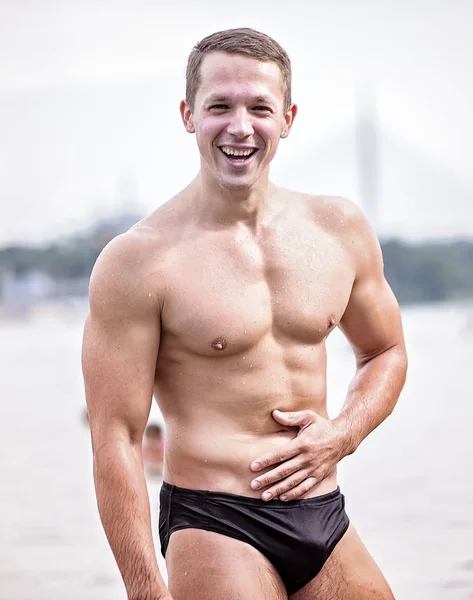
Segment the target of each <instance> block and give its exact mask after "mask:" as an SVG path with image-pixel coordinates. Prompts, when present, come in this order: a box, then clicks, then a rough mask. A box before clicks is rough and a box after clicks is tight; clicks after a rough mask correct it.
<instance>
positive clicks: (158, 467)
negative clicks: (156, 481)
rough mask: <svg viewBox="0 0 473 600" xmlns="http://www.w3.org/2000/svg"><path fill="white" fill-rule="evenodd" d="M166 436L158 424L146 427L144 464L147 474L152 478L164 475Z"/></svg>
mask: <svg viewBox="0 0 473 600" xmlns="http://www.w3.org/2000/svg"><path fill="white" fill-rule="evenodd" d="M163 456H164V436H163V430H162V429H161V427H160V426H159V425H158V424H157V423H150V424H149V425H147V426H146V429H145V433H144V436H143V463H144V465H145V470H146V473H147V474H148V475H149V476H151V477H160V476H161V475H162V473H163Z"/></svg>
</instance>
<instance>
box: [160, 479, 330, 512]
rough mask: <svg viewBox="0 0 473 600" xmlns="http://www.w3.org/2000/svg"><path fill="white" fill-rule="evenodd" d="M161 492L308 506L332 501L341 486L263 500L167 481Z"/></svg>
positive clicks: (236, 500)
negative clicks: (317, 493) (301, 495)
mask: <svg viewBox="0 0 473 600" xmlns="http://www.w3.org/2000/svg"><path fill="white" fill-rule="evenodd" d="M161 493H164V494H167V495H169V496H176V497H179V496H181V497H187V498H189V497H192V498H199V497H200V498H205V499H210V498H214V499H215V500H221V501H225V500H231V501H232V502H238V503H240V504H244V505H247V506H272V507H276V506H288V505H291V504H298V505H301V504H304V505H308V506H313V505H322V504H325V503H326V502H331V501H332V500H335V499H336V498H338V497H340V495H341V492H340V487H338V486H337V488H336V489H335V490H333V491H332V492H328V493H326V494H321V495H320V496H314V497H313V498H301V499H298V500H288V501H285V502H284V501H283V500H262V499H261V498H252V497H250V496H242V495H239V494H231V493H229V492H216V491H213V490H195V489H189V488H183V487H178V486H176V485H171V484H170V483H167V482H166V481H163V484H162V486H161Z"/></svg>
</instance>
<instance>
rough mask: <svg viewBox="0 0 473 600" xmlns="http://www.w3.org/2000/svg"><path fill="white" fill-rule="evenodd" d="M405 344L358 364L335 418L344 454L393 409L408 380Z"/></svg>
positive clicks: (358, 443)
mask: <svg viewBox="0 0 473 600" xmlns="http://www.w3.org/2000/svg"><path fill="white" fill-rule="evenodd" d="M406 371H407V357H406V352H405V348H404V347H403V346H402V347H401V346H394V347H392V348H390V349H389V350H387V351H385V352H383V353H382V354H379V355H378V356H376V357H374V358H372V359H370V360H369V361H367V362H365V363H364V364H363V365H361V366H359V367H358V368H357V371H356V374H355V376H354V378H353V380H352V382H351V384H350V387H349V389H348V394H347V398H346V400H345V404H344V405H343V408H342V410H341V412H340V415H339V416H338V417H337V418H336V419H334V420H333V423H334V424H335V425H336V426H337V428H338V429H339V431H340V433H341V440H342V448H343V456H346V455H348V454H351V453H352V452H354V451H355V450H356V449H357V448H358V446H359V445H360V444H361V442H362V441H363V440H364V439H365V438H366V436H368V435H369V434H370V433H371V432H372V431H373V430H374V429H375V428H376V427H378V425H379V424H380V423H382V422H383V421H384V420H385V419H386V417H388V416H389V415H390V414H391V412H392V411H393V409H394V407H395V405H396V403H397V401H398V398H399V395H400V393H401V390H402V388H403V386H404V383H405V380H406Z"/></svg>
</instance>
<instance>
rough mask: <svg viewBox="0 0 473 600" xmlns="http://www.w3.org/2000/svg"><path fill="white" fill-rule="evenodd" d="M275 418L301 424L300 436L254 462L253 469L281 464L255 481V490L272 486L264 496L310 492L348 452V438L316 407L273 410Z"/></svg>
mask: <svg viewBox="0 0 473 600" xmlns="http://www.w3.org/2000/svg"><path fill="white" fill-rule="evenodd" d="M272 414H273V419H275V420H276V421H277V422H278V423H281V424H282V425H287V426H290V427H294V426H297V427H299V433H298V434H297V437H296V438H295V439H293V440H291V441H290V442H289V443H287V444H285V445H284V446H282V447H281V448H279V449H278V450H277V451H276V452H271V453H269V454H266V455H264V456H262V457H261V458H258V459H257V460H255V461H254V462H253V463H251V470H252V471H262V470H263V469H266V468H267V467H270V466H271V465H277V466H276V467H275V468H274V469H271V470H270V471H268V472H267V473H265V474H264V475H260V476H259V477H257V478H256V479H253V481H252V482H251V488H252V489H253V490H259V489H262V488H266V487H267V486H271V484H273V483H276V482H277V483H276V485H273V486H272V487H270V488H269V489H267V490H265V492H264V493H263V494H262V496H261V497H262V499H263V500H271V498H279V499H280V500H295V499H296V498H300V497H301V496H303V495H304V494H306V493H307V492H308V491H309V490H310V489H312V488H313V487H314V486H315V485H316V484H317V483H319V482H320V481H322V479H325V477H327V475H329V474H330V473H331V472H332V471H333V469H334V468H335V465H336V464H337V463H338V462H339V461H340V460H341V459H342V458H343V457H344V456H345V454H346V453H345V452H344V448H345V440H344V437H343V435H342V434H341V433H340V431H339V430H338V429H337V427H336V426H335V425H334V424H333V423H332V421H329V420H328V419H324V418H323V417H321V416H320V415H318V414H317V413H315V412H313V411H312V410H302V411H299V412H281V411H279V410H275V411H273V413H272Z"/></svg>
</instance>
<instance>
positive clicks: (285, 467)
mask: <svg viewBox="0 0 473 600" xmlns="http://www.w3.org/2000/svg"><path fill="white" fill-rule="evenodd" d="M301 467H302V463H301V461H300V460H299V461H298V460H290V461H288V462H285V463H283V464H282V465H279V466H278V467H276V468H275V469H272V470H271V471H268V472H267V473H265V474H264V475H260V476H259V477H257V478H256V479H253V481H252V482H251V484H250V486H251V489H253V490H259V489H261V488H264V487H268V485H271V484H272V483H274V482H275V481H280V480H281V479H286V477H288V476H289V475H292V474H293V473H295V472H296V471H298V470H299V469H300V468H301Z"/></svg>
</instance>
